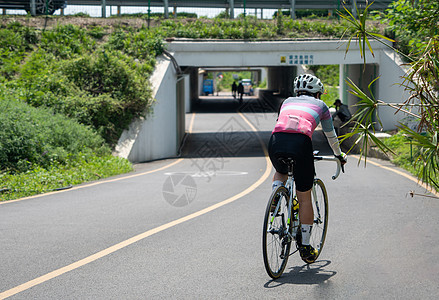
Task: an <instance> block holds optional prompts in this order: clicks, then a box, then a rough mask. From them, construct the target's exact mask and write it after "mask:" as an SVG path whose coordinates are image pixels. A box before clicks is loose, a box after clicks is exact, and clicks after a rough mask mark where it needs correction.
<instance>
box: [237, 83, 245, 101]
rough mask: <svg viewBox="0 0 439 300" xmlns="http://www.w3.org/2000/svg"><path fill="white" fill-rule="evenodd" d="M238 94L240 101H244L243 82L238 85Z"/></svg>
mask: <svg viewBox="0 0 439 300" xmlns="http://www.w3.org/2000/svg"><path fill="white" fill-rule="evenodd" d="M238 94H239V102H242V96H243V95H244V86H243V85H242V82H240V83H239V85H238Z"/></svg>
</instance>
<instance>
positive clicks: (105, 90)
mask: <svg viewBox="0 0 439 300" xmlns="http://www.w3.org/2000/svg"><path fill="white" fill-rule="evenodd" d="M62 70H63V73H64V75H65V76H66V77H67V78H68V79H69V80H70V81H71V82H73V83H74V84H75V85H76V87H77V88H78V89H79V90H80V91H81V92H80V93H77V94H74V95H73V94H71V95H69V96H68V97H66V99H65V101H64V103H63V110H64V113H65V114H66V115H68V116H71V117H74V118H76V119H77V120H79V121H80V122H82V123H84V124H87V125H91V126H93V127H94V128H96V129H97V130H98V131H99V132H100V133H101V134H102V135H103V136H104V137H105V138H106V140H107V142H108V143H110V144H113V143H115V142H116V141H117V139H118V138H119V135H120V134H121V132H122V131H123V130H124V129H125V128H127V127H128V125H129V124H130V123H131V121H132V120H133V118H135V117H139V116H141V115H144V114H145V113H146V112H147V108H148V107H150V105H151V98H152V97H151V90H150V86H149V82H148V80H147V76H145V74H143V73H142V68H141V67H139V68H138V67H137V65H136V62H135V61H134V60H133V59H132V58H129V57H127V56H126V55H124V54H122V53H118V52H116V51H113V52H100V51H99V52H95V53H92V54H90V55H84V56H81V57H79V58H77V59H75V60H70V61H66V62H64V63H63V67H62Z"/></svg>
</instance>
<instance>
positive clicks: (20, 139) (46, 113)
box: [0, 94, 110, 173]
mask: <svg viewBox="0 0 439 300" xmlns="http://www.w3.org/2000/svg"><path fill="white" fill-rule="evenodd" d="M4 96H5V94H3V97H1V96H0V97H1V98H0V128H2V130H1V131H0V165H1V171H2V172H4V171H10V172H13V173H15V172H24V171H27V170H30V169H32V168H34V167H35V166H42V167H44V168H47V167H49V166H50V165H52V164H54V163H64V162H66V161H67V160H68V159H69V157H70V156H72V155H73V156H74V155H75V154H77V153H80V152H84V153H91V152H96V153H100V154H103V153H109V151H110V149H109V148H108V147H106V146H105V145H104V140H103V139H102V138H101V137H100V136H99V135H98V134H97V133H95V132H94V131H93V130H91V129H90V128H87V127H85V126H84V125H81V124H79V123H77V122H75V121H73V120H70V119H68V118H67V117H65V116H63V115H60V114H54V113H53V111H52V110H49V109H43V108H40V109H37V108H34V107H31V106H29V105H27V104H25V103H23V102H21V101H18V100H15V99H13V98H12V97H4Z"/></svg>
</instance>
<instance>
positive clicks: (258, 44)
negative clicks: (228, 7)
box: [116, 39, 408, 162]
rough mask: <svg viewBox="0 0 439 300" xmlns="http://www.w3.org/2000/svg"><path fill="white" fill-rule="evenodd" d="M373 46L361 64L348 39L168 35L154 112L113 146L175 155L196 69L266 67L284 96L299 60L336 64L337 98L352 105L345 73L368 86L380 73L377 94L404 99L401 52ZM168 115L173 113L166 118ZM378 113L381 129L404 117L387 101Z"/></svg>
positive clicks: (270, 85)
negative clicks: (187, 37) (386, 104)
mask: <svg viewBox="0 0 439 300" xmlns="http://www.w3.org/2000/svg"><path fill="white" fill-rule="evenodd" d="M371 46H372V48H373V50H374V54H375V55H374V56H372V55H371V53H370V52H367V53H366V61H367V64H366V65H364V64H363V58H362V57H361V55H360V48H359V45H358V44H357V43H355V42H352V43H351V45H350V48H349V52H348V53H347V54H345V49H346V41H339V40H303V41H297V40H295V41H291V40H282V41H236V40H230V41H225V40H218V41H212V40H205V41H203V40H182V39H175V40H169V41H168V42H167V51H169V53H170V54H171V55H172V60H171V59H169V58H161V59H160V60H159V63H158V65H157V69H156V72H155V74H154V75H153V77H152V82H153V85H154V89H155V90H154V93H155V98H156V99H157V104H156V105H155V107H154V114H153V115H152V116H148V117H147V118H146V120H137V121H136V122H134V123H133V125H132V126H131V128H130V130H127V131H126V132H125V133H124V134H123V136H122V137H121V140H120V141H119V145H118V147H116V151H117V152H118V154H119V155H121V156H123V157H127V158H128V159H130V160H131V161H133V162H139V161H147V160H152V159H158V158H163V157H170V156H175V155H176V153H177V149H178V147H179V145H180V142H181V140H182V139H183V136H184V129H185V124H184V122H185V121H184V120H185V112H188V111H190V109H191V103H193V102H194V101H196V100H197V99H198V94H199V93H198V91H199V89H198V87H199V77H198V70H199V69H205V68H212V69H215V70H221V69H224V70H226V69H227V70H230V69H234V68H237V69H242V68H266V70H267V89H268V90H270V91H275V92H277V93H278V94H279V96H280V97H288V96H289V95H292V93H293V91H292V83H293V80H294V78H295V77H296V76H297V75H298V74H299V73H301V70H302V68H301V67H302V66H303V65H339V68H340V78H339V83H340V98H341V100H342V102H344V103H346V104H348V105H349V106H350V107H351V109H352V110H354V109H355V108H354V107H353V105H354V104H355V103H356V102H357V101H358V100H357V99H356V98H355V97H354V96H352V95H351V94H350V93H348V87H347V85H346V82H345V81H346V79H347V78H350V79H351V80H352V81H353V82H354V83H355V84H356V85H357V86H359V87H360V88H362V90H363V91H367V90H368V85H369V84H370V82H371V81H372V80H373V79H375V78H376V77H380V79H379V80H377V81H376V82H375V84H374V85H373V86H372V91H373V94H374V95H375V97H376V98H378V99H380V100H383V101H385V102H389V103H395V102H397V103H398V102H401V101H402V100H403V99H407V97H408V95H406V94H405V92H404V89H403V87H401V86H400V85H398V84H397V83H401V81H402V79H401V76H403V75H404V74H405V72H404V70H403V69H402V68H401V66H400V64H401V61H400V60H399V57H397V56H396V55H395V54H394V53H393V52H392V51H390V50H389V49H388V47H386V46H385V45H383V43H380V42H378V41H371ZM170 115H171V116H176V117H175V119H173V120H169V116H170ZM379 116H380V118H381V120H382V122H383V128H382V129H384V130H390V129H394V128H395V125H396V124H397V123H398V121H399V120H400V119H402V118H403V117H405V115H404V114H402V113H401V114H396V115H395V114H394V110H393V109H390V108H386V107H380V108H379ZM157 128H160V131H157ZM154 133H155V134H156V135H154ZM151 141H154V143H151ZM152 144H153V146H152Z"/></svg>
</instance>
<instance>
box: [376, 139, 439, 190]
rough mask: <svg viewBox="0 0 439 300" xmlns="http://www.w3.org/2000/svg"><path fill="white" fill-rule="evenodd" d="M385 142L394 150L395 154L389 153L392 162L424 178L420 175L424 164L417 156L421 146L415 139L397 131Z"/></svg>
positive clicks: (436, 177) (436, 180) (435, 179)
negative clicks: (416, 143)
mask: <svg viewBox="0 0 439 300" xmlns="http://www.w3.org/2000/svg"><path fill="white" fill-rule="evenodd" d="M383 142H384V144H385V145H386V146H387V147H389V148H390V149H392V151H393V152H394V155H392V154H389V156H390V157H391V161H392V163H394V164H395V165H397V166H399V167H401V168H403V169H405V170H407V171H408V172H410V173H411V174H413V175H414V176H416V177H418V178H422V176H420V172H421V171H420V170H421V165H420V164H422V161H417V157H419V155H420V148H419V147H418V146H416V145H415V144H414V143H413V141H410V140H409V139H408V138H407V136H405V135H404V134H402V133H396V134H394V135H392V136H391V137H390V138H387V139H384V140H383ZM438 175H439V174H436V176H434V178H433V179H434V181H435V182H439V176H438ZM436 191H437V192H439V189H437V188H436Z"/></svg>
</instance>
